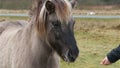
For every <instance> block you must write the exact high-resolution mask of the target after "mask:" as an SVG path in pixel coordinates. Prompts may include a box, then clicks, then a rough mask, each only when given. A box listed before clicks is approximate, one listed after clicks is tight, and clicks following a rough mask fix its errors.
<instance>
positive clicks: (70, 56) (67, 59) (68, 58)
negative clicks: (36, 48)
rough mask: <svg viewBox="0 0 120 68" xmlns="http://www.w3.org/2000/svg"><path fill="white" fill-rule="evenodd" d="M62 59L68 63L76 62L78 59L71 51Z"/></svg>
mask: <svg viewBox="0 0 120 68" xmlns="http://www.w3.org/2000/svg"><path fill="white" fill-rule="evenodd" d="M62 58H63V60H64V61H66V62H74V61H75V60H76V58H75V57H74V56H73V55H72V54H71V53H70V51H69V50H68V51H67V52H66V54H64V55H63V56H62Z"/></svg>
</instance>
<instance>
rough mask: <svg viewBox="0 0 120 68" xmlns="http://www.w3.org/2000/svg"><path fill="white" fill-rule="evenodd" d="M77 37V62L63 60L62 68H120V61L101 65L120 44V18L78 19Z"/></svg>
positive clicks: (76, 26) (76, 25) (9, 18)
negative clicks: (108, 54)
mask: <svg viewBox="0 0 120 68" xmlns="http://www.w3.org/2000/svg"><path fill="white" fill-rule="evenodd" d="M0 19H1V20H2V19H4V20H11V19H12V20H14V19H15V20H17V19H27V18H20V17H12V18H11V17H7V19H6V17H0ZM75 37H76V40H77V44H78V47H79V49H80V54H79V57H78V58H77V60H76V62H75V63H66V62H64V61H62V60H61V64H60V65H61V68H120V61H118V62H116V63H115V64H112V65H110V66H103V65H100V61H101V60H102V59H103V58H104V57H105V55H106V54H107V53H108V52H109V51H110V50H111V49H113V48H115V47H117V46H118V44H120V19H76V24H75Z"/></svg>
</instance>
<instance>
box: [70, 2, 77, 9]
mask: <svg viewBox="0 0 120 68" xmlns="http://www.w3.org/2000/svg"><path fill="white" fill-rule="evenodd" d="M70 3H71V5H72V8H74V7H75V6H76V4H77V0H70Z"/></svg>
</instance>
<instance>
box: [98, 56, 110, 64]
mask: <svg viewBox="0 0 120 68" xmlns="http://www.w3.org/2000/svg"><path fill="white" fill-rule="evenodd" d="M100 64H102V65H110V64H111V63H110V61H109V60H108V58H107V57H105V58H104V59H103V60H102V61H101V63H100Z"/></svg>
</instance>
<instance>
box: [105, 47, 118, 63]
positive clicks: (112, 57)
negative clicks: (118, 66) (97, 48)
mask: <svg viewBox="0 0 120 68" xmlns="http://www.w3.org/2000/svg"><path fill="white" fill-rule="evenodd" d="M107 58H108V60H109V61H110V62H111V63H114V62H116V61H117V60H119V59H120V45H119V46H118V47H117V48H115V49H113V50H112V51H111V52H110V53H108V54H107Z"/></svg>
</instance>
